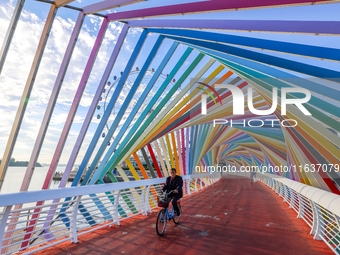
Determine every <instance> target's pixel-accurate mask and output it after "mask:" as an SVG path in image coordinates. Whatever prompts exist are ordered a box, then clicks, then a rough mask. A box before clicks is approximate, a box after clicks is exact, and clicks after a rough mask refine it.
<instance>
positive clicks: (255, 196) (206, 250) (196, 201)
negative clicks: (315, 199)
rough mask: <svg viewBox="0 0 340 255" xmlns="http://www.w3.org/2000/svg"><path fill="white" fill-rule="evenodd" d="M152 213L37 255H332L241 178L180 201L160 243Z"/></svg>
mask: <svg viewBox="0 0 340 255" xmlns="http://www.w3.org/2000/svg"><path fill="white" fill-rule="evenodd" d="M157 213H158V210H155V211H154V212H153V213H151V214H150V215H149V216H137V217H135V218H133V219H129V220H126V221H123V222H121V226H115V227H113V228H109V227H107V228H104V229H102V230H97V231H94V232H93V233H90V234H87V235H84V236H80V237H79V243H77V244H71V243H68V242H67V243H63V244H59V245H56V246H54V247H52V248H48V249H46V250H44V251H42V252H39V253H38V254H46V255H52V254H58V255H63V254H65V255H68V254H72V255H76V254H79V255H80V254H81V255H83V254H85V255H92V254H93V255H95V254H176V255H177V254H197V255H198V254H214V255H215V254H221V255H225V254H251V255H256V254H261V255H264V254H270V255H273V254H289V255H298V254H301V255H303V254H308V255H312V254H333V252H332V251H331V250H330V249H329V248H328V247H327V245H326V244H325V243H324V242H322V241H316V240H313V237H312V235H310V234H309V231H310V228H309V226H308V225H307V224H306V223H305V222H304V221H303V220H302V219H297V218H296V215H297V214H296V212H295V211H294V210H292V209H289V208H288V205H287V203H284V202H283V201H282V198H279V197H278V195H277V194H275V193H274V192H273V191H271V190H270V189H269V188H268V187H266V186H265V185H264V184H262V183H260V182H257V183H250V182H249V180H248V179H246V178H242V177H241V178H239V177H237V178H236V177H230V178H223V179H222V180H220V181H219V182H218V183H216V184H215V185H213V186H212V187H208V188H207V189H206V190H204V191H202V192H200V193H198V194H194V195H192V196H190V197H186V198H184V202H183V214H182V217H181V223H180V224H179V225H175V224H174V223H173V222H172V221H171V222H169V224H168V225H167V228H166V232H165V233H164V235H163V236H162V237H159V236H158V235H157V234H156V231H155V220H156V217H157Z"/></svg>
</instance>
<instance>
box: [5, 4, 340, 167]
mask: <svg viewBox="0 0 340 255" xmlns="http://www.w3.org/2000/svg"><path fill="white" fill-rule="evenodd" d="M190 1H192V0H188V1H186V2H190ZM93 2H95V1H93V0H92V1H91V0H83V1H76V2H73V3H71V5H74V6H79V7H82V6H86V5H88V4H91V3H93ZM155 2H157V3H161V4H164V5H165V4H167V3H174V1H168V0H167V1H165V0H162V1H159V0H152V1H147V2H144V3H141V5H145V6H146V5H148V4H153V3H155ZM176 2H183V1H180V0H176ZM15 4H16V1H15V0H0V44H1V45H2V43H3V38H4V37H5V34H6V31H7V28H8V24H9V22H10V19H11V16H12V13H13V10H14V7H15ZM49 7H50V5H49V4H45V3H41V2H35V1H26V2H25V5H24V10H23V12H22V15H21V17H20V21H19V23H18V26H17V29H16V32H15V35H14V38H13V41H12V44H11V47H10V50H9V52H8V55H7V59H6V62H5V65H4V68H3V70H2V73H1V75H0V116H2V120H1V121H0V158H1V157H2V155H3V153H4V150H5V146H6V143H7V139H8V136H9V133H10V131H11V126H12V124H13V121H14V118H15V114H16V110H17V107H18V104H19V100H20V98H21V95H22V93H23V89H24V86H25V84H26V80H27V76H28V73H29V70H30V67H31V64H32V60H33V57H34V53H35V51H36V47H37V44H38V40H39V38H40V35H41V31H42V28H43V25H44V20H45V18H46V16H47V13H48V10H49ZM137 7H138V5H137ZM128 8H131V7H128V6H127V7H122V9H121V10H124V9H128ZM104 13H105V12H104ZM339 13H340V4H332V5H330V4H326V5H315V6H303V7H294V8H275V9H271V10H269V9H265V10H260V11H259V10H247V11H238V12H236V11H231V12H227V13H222V12H221V13H217V14H214V15H210V14H201V15H197V16H195V18H200V17H201V18H206V17H211V18H215V19H217V18H221V17H224V18H225V17H228V18H230V19H262V20H264V19H282V20H285V19H287V20H312V19H313V20H333V21H339V20H340V15H339ZM77 14H78V12H77V11H73V10H67V9H65V8H61V9H60V10H59V11H58V13H57V17H56V19H55V21H54V24H53V29H52V32H51V34H50V37H49V39H48V43H47V46H46V49H45V53H44V57H43V59H42V62H41V65H40V70H39V72H38V74H37V79H36V82H35V84H34V87H33V91H32V93H31V98H30V100H29V104H28V107H27V110H26V114H25V117H24V119H23V123H22V127H21V130H20V132H19V136H18V140H17V143H16V146H15V148H14V151H13V155H12V157H14V158H15V159H16V160H18V161H27V160H29V158H30V155H31V152H32V148H33V146H34V141H35V139H36V137H37V131H38V130H39V128H40V124H41V120H42V118H43V116H44V113H45V108H46V104H47V102H48V100H49V97H50V93H51V90H52V87H53V85H54V82H55V78H56V76H57V73H58V70H59V67H60V63H61V61H62V58H63V55H64V52H65V49H66V46H67V42H68V40H69V37H70V34H71V31H72V28H73V26H74V24H75V19H76V17H77ZM209 15H210V16H209ZM182 18H183V17H182ZM100 25H101V18H100V17H97V16H89V17H86V19H85V22H84V25H83V28H82V31H81V33H80V36H79V40H78V42H77V45H76V48H75V51H74V54H73V57H72V59H71V62H70V64H69V68H68V71H67V73H66V77H65V80H64V83H63V84H64V85H63V86H62V88H61V91H60V94H59V98H58V101H57V104H56V108H55V110H54V112H53V116H52V119H51V124H50V126H49V129H48V132H47V135H46V137H45V141H44V144H43V147H42V149H41V153H40V156H39V159H38V162H40V163H47V164H48V163H50V160H51V158H52V156H53V153H54V149H55V147H56V143H57V141H58V138H59V136H60V133H61V130H62V128H63V126H64V123H65V119H66V117H67V113H68V109H69V108H70V105H71V104H72V100H73V98H74V94H75V91H76V88H77V86H78V85H79V81H80V78H81V75H82V72H83V70H84V67H85V64H86V61H87V56H88V55H89V53H90V51H91V49H92V46H93V44H94V41H95V38H96V35H97V33H98V30H99V28H100ZM121 28H122V24H121V23H117V22H115V23H110V26H109V29H108V31H107V32H106V35H105V39H104V41H103V43H102V46H101V50H100V52H99V55H98V58H97V60H96V62H95V65H94V69H93V70H92V73H91V76H90V78H89V82H88V85H87V86H86V90H85V92H84V95H83V98H82V100H81V102H80V106H79V109H78V112H77V114H76V117H75V120H74V124H73V126H72V128H71V131H70V135H69V138H68V140H67V142H66V145H65V149H64V153H63V154H62V158H61V160H60V162H61V163H66V162H67V160H68V157H67V155H69V154H70V151H71V150H72V148H73V146H72V145H73V143H74V141H75V140H76V138H77V135H78V131H79V129H80V127H81V123H82V122H83V120H84V118H85V116H86V111H87V109H88V107H89V106H90V104H91V101H92V95H93V94H94V93H95V89H96V85H97V84H98V82H99V81H100V79H101V75H102V74H103V71H104V69H105V64H106V63H107V61H108V59H109V56H110V54H111V52H112V49H113V46H114V42H115V41H116V39H117V36H118V35H119V32H120V30H121ZM139 34H140V29H131V30H130V31H129V34H128V36H127V39H126V43H125V44H124V48H123V50H122V52H121V54H120V55H119V58H118V60H117V62H116V65H115V67H114V70H113V72H112V74H111V76H110V77H113V75H119V72H120V71H122V70H123V68H124V64H125V63H126V61H127V59H128V58H129V56H130V54H131V52H132V50H133V48H134V45H135V43H136V41H137V39H138V37H139ZM232 34H239V35H245V36H252V37H259V38H277V39H280V40H291V41H295V42H301V43H309V44H312V45H323V46H326V47H332V48H339V47H340V46H339V45H340V38H339V36H336V37H332V38H331V40H330V39H329V38H330V37H329V36H319V37H313V41H311V37H310V36H308V35H303V36H301V35H292V36H290V37H287V35H277V34H270V33H251V35H249V33H248V32H238V33H237V32H234V33H232ZM155 39H156V36H155V37H154V38H150V39H148V40H155ZM167 43H168V45H170V42H167ZM182 50H184V47H183V48H182ZM293 57H294V56H291V58H293ZM158 59H161V55H159V56H158ZM155 61H157V58H156V60H155ZM306 61H309V60H308V59H306ZM142 62H143V61H142V59H140V60H138V61H137V63H136V66H138V65H139V66H141V63H142ZM186 64H189V63H186ZM319 64H320V65H326V66H327V67H329V68H335V69H336V68H338V65H337V64H338V63H335V64H334V63H328V62H327V63H325V62H322V63H321V62H320V61H319V62H316V63H315V65H319ZM98 122H99V120H97V119H96V118H94V119H93V124H91V127H90V130H89V132H88V134H87V136H86V139H85V141H84V147H86V145H88V144H89V142H90V137H91V135H93V133H94V130H95V126H96V125H97V124H98Z"/></svg>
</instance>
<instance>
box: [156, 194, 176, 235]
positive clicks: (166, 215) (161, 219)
mask: <svg viewBox="0 0 340 255" xmlns="http://www.w3.org/2000/svg"><path fill="white" fill-rule="evenodd" d="M172 192H173V190H172V191H170V192H169V193H166V192H165V193H164V198H159V199H158V206H159V207H163V209H162V210H160V211H159V213H158V216H157V220H156V232H157V234H158V235H159V236H161V235H163V233H164V231H165V228H166V224H167V222H168V220H169V221H170V220H173V221H174V223H175V224H178V223H179V220H180V218H181V214H180V216H177V214H175V210H174V207H173V206H172V209H171V211H169V209H168V207H169V203H170V201H171V200H172V198H171V197H168V196H169V195H170V194H171V193H172ZM177 205H178V209H179V211H180V213H181V204H180V200H178V201H177Z"/></svg>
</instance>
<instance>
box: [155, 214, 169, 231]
mask: <svg viewBox="0 0 340 255" xmlns="http://www.w3.org/2000/svg"><path fill="white" fill-rule="evenodd" d="M167 221H168V217H167V213H166V211H165V209H162V210H160V211H159V213H158V216H157V221H156V232H157V234H158V235H159V236H161V235H163V233H164V231H165V228H166V223H167Z"/></svg>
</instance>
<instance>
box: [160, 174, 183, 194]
mask: <svg viewBox="0 0 340 255" xmlns="http://www.w3.org/2000/svg"><path fill="white" fill-rule="evenodd" d="M182 188H183V179H182V177H181V176H178V175H176V176H175V178H174V180H173V181H171V176H169V177H168V178H166V183H165V185H164V187H163V191H166V192H170V191H171V190H175V189H177V190H178V196H179V197H183V191H182ZM173 194H174V195H177V194H176V193H173Z"/></svg>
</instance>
